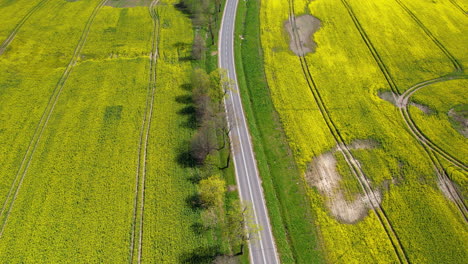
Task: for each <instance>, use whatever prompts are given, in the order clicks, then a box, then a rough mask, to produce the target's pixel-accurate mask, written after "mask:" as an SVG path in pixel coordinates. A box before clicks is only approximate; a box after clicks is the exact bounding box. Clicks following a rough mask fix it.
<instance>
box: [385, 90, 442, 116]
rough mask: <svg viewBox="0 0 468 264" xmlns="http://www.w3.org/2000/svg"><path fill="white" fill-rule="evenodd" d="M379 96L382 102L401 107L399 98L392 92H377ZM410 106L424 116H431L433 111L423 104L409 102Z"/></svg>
mask: <svg viewBox="0 0 468 264" xmlns="http://www.w3.org/2000/svg"><path fill="white" fill-rule="evenodd" d="M377 95H378V96H379V98H380V99H382V100H385V101H387V102H389V103H391V104H392V105H394V106H396V107H403V106H402V105H401V104H402V103H401V102H400V100H399V99H400V97H399V96H398V95H396V94H394V93H393V92H388V91H387V92H380V91H379V92H378V94H377ZM409 104H410V105H412V106H415V107H417V108H418V109H419V110H421V111H423V112H424V113H425V114H426V115H430V114H432V113H433V112H434V111H432V109H431V108H430V107H429V106H426V105H423V104H418V103H414V102H410V103H409Z"/></svg>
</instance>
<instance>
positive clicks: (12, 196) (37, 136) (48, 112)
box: [0, 0, 107, 239]
mask: <svg viewBox="0 0 468 264" xmlns="http://www.w3.org/2000/svg"><path fill="white" fill-rule="evenodd" d="M106 1H107V0H102V1H101V2H100V3H99V4H98V5H97V6H96V7H95V8H94V10H93V12H92V13H91V15H90V17H89V19H88V21H87V22H86V25H85V28H84V30H83V33H82V34H81V37H80V40H79V41H78V44H77V46H76V48H75V51H74V53H73V56H72V59H71V60H70V62H69V63H68V66H67V68H66V69H65V71H64V72H63V74H62V76H61V77H60V80H59V82H58V84H57V86H56V87H55V89H54V90H53V92H52V95H51V97H50V99H49V102H48V104H47V106H46V109H45V110H44V113H43V114H42V117H41V119H40V121H39V123H38V124H37V126H36V129H35V131H34V135H33V137H32V139H31V141H30V142H29V146H28V149H27V150H26V153H25V154H24V157H23V160H22V161H21V165H20V167H19V169H18V171H17V173H16V175H15V178H14V181H13V183H12V184H11V187H10V190H9V192H8V195H7V197H6V199H5V202H4V203H3V206H2V210H1V212H0V239H1V237H2V235H3V232H4V230H5V226H6V224H7V222H8V217H9V216H10V213H11V210H12V209H13V206H14V203H15V200H16V197H17V196H18V193H19V191H20V189H21V185H22V184H23V180H24V178H25V176H26V174H27V171H28V168H29V165H30V164H31V160H32V159H33V156H34V153H35V151H36V148H37V145H38V143H39V142H40V140H41V138H42V134H43V132H44V130H45V128H46V127H47V123H48V122H49V119H50V117H51V116H52V113H53V111H54V108H55V105H56V104H57V102H58V100H59V98H60V94H61V93H62V90H63V87H64V86H65V83H66V81H67V79H68V77H69V76H70V73H71V72H72V70H73V68H74V66H75V64H76V62H77V61H78V58H79V56H80V54H81V51H82V49H83V46H84V44H85V43H86V39H87V37H88V33H89V30H90V28H91V25H92V24H93V22H94V18H95V17H96V15H97V13H98V12H99V10H100V9H101V7H102V6H103V5H104V3H105V2H106Z"/></svg>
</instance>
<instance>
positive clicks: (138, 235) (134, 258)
mask: <svg viewBox="0 0 468 264" xmlns="http://www.w3.org/2000/svg"><path fill="white" fill-rule="evenodd" d="M158 2H159V0H153V2H151V5H150V6H149V12H150V16H151V18H152V20H153V37H152V45H151V55H150V71H149V74H150V81H149V84H148V94H147V97H146V111H145V115H144V118H143V123H142V124H141V133H140V143H139V145H138V164H137V168H136V174H135V198H134V207H133V223H132V231H131V238H130V255H129V260H130V263H134V262H137V263H141V258H142V249H143V223H144V221H143V220H144V212H145V183H146V163H147V154H148V142H149V134H150V129H151V119H152V116H153V104H154V96H155V92H156V64H157V59H158V41H159V38H158V37H159V33H158V30H159V20H158V16H157V14H156V10H155V8H156V5H157V4H158ZM135 251H137V253H136V254H135Z"/></svg>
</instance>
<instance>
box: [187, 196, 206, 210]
mask: <svg viewBox="0 0 468 264" xmlns="http://www.w3.org/2000/svg"><path fill="white" fill-rule="evenodd" d="M185 202H186V203H187V206H188V207H190V208H191V209H192V210H194V211H199V210H201V209H203V204H202V201H201V200H200V195H198V194H192V195H190V196H189V197H187V199H185Z"/></svg>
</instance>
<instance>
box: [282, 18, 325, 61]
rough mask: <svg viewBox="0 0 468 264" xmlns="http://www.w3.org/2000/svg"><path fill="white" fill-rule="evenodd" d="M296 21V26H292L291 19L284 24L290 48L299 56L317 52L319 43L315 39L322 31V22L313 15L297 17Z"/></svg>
mask: <svg viewBox="0 0 468 264" xmlns="http://www.w3.org/2000/svg"><path fill="white" fill-rule="evenodd" d="M295 21H296V23H295V25H292V24H291V20H290V19H289V20H288V21H286V22H285V23H284V27H285V28H286V30H287V31H288V33H289V39H290V40H289V48H290V49H291V51H292V52H294V53H295V54H296V55H297V56H304V55H305V54H307V53H310V52H315V48H316V47H317V43H316V42H315V41H314V38H313V37H314V33H315V32H317V31H318V30H319V29H320V25H321V23H320V20H319V19H318V18H316V17H314V16H311V15H303V16H299V17H296V19H295ZM296 38H298V39H296Z"/></svg>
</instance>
